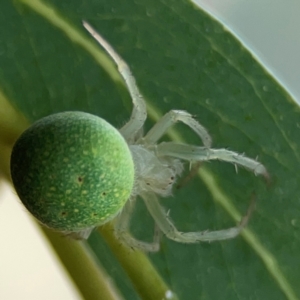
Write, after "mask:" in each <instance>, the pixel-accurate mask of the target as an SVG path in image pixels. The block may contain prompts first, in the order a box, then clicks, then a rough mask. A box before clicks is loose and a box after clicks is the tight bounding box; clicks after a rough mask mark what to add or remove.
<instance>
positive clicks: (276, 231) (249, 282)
mask: <svg viewBox="0 0 300 300" xmlns="http://www.w3.org/2000/svg"><path fill="white" fill-rule="evenodd" d="M49 6H50V7H51V8H53V10H52V11H49ZM82 19H85V20H87V21H88V22H90V23H91V24H92V25H93V26H94V27H95V28H96V29H97V30H98V31H99V32H100V33H101V34H102V35H103V36H104V37H105V38H106V39H107V40H108V41H109V42H110V43H111V44H112V45H113V47H114V48H115V49H116V50H117V52H118V53H120V54H121V56H122V57H123V58H124V59H125V60H126V61H127V62H128V64H129V66H130V67H131V70H132V72H133V74H134V75H135V77H136V80H137V83H138V85H139V87H140V89H141V91H142V93H143V95H144V96H145V98H146V99H147V103H148V108H149V120H148V122H147V124H146V128H149V126H151V125H152V124H153V123H154V122H155V121H157V119H158V118H159V117H160V116H161V115H162V114H164V113H166V112H168V111H169V110H170V109H182V110H186V111H189V112H191V113H192V114H193V115H195V116H196V117H197V119H198V120H199V121H200V122H201V124H203V125H204V126H205V127H206V128H207V129H208V130H209V132H210V134H211V136H212V138H213V141H214V144H213V145H214V148H224V147H225V148H229V149H230V150H234V151H237V152H239V153H245V155H247V156H248V157H252V158H255V157H256V156H258V158H259V160H260V161H261V162H262V163H263V164H264V165H265V166H266V167H267V168H268V170H269V173H270V175H271V181H272V182H271V185H270V187H269V188H266V186H265V185H264V182H263V181H262V180H261V179H260V178H256V177H255V176H254V175H253V174H251V173H249V172H247V171H246V170H239V172H238V174H236V171H235V168H234V167H233V166H232V165H230V164H226V163H223V162H212V163H209V164H208V163H207V164H203V166H201V168H200V170H199V176H196V177H195V178H193V179H192V180H190V182H188V183H187V184H186V185H185V186H184V187H183V188H181V189H179V190H174V197H170V198H168V199H163V204H164V205H165V206H166V207H167V208H170V216H171V217H172V219H173V220H174V221H175V223H176V224H177V226H178V228H179V229H180V230H182V231H195V230H205V229H208V228H209V229H211V230H214V229H219V228H227V227H231V226H233V225H234V224H235V223H236V222H237V221H239V220H240V218H241V216H242V215H243V214H244V213H245V212H246V210H247V206H248V205H249V201H250V198H251V194H252V193H253V191H254V192H255V193H256V195H257V205H256V210H255V212H254V214H253V216H252V218H251V221H250V224H249V226H248V227H247V229H246V230H245V231H244V232H243V234H242V235H241V236H240V237H238V238H236V239H234V240H229V241H224V242H216V243H212V244H205V243H203V244H197V245H184V244H178V243H175V242H173V241H170V240H168V239H166V238H163V239H162V243H161V250H160V251H159V252H158V253H155V254H151V255H149V259H150V260H151V262H153V264H154V266H155V267H156V268H157V270H158V272H159V273H160V274H161V276H162V277H163V279H164V281H165V282H166V283H167V284H168V286H169V288H170V289H171V290H172V291H173V292H175V293H176V294H177V295H178V297H179V298H180V299H300V287H299V284H298V281H299V277H300V269H299V268H298V261H299V254H298V253H299V251H298V249H299V247H300V234H299V227H300V225H299V224H300V217H299V214H300V207H299V206H300V205H299V199H298V196H297V195H298V194H299V192H300V191H299V185H298V182H299V175H298V168H299V160H300V159H299V156H300V153H299V149H300V139H299V133H298V123H297V122H298V121H297V120H298V118H299V116H300V110H299V107H298V106H297V105H296V103H295V101H294V100H293V99H292V98H291V97H290V96H289V95H288V93H287V92H286V91H285V90H284V89H283V88H282V87H281V86H280V85H279V84H278V83H277V82H276V81H275V80H274V79H273V78H272V77H271V76H270V75H269V74H268V72H267V71H266V70H265V69H264V68H263V67H262V66H261V65H260V64H259V63H258V62H257V61H256V60H255V59H254V58H253V56H252V55H251V54H250V53H249V51H248V50H247V49H245V47H244V46H243V45H241V44H240V43H239V42H238V41H237V40H236V38H234V37H233V36H232V35H231V34H230V33H229V32H228V31H227V30H225V29H224V28H223V26H222V25H221V24H219V23H218V22H217V21H216V20H214V19H212V18H211V16H209V15H207V14H206V13H205V12H203V11H201V10H200V9H199V8H197V7H196V6H194V5H193V4H192V3H191V2H189V1H184V0H177V1H172V0H163V1H160V2H157V1H146V0H135V1H118V0H110V1H104V0H101V1H100V0H90V1H79V0H73V1H59V0H55V1H54V0H53V1H51V2H50V1H48V2H41V1H38V0H18V1H14V2H9V1H8V0H5V1H4V2H3V4H2V7H1V11H0V22H1V24H0V25H1V26H0V36H1V41H0V53H1V55H0V66H1V68H0V90H1V91H2V93H3V98H4V99H6V101H9V103H10V104H11V106H12V107H14V108H15V109H16V111H15V112H14V113H17V114H22V115H23V116H25V117H26V119H27V120H28V121H29V122H32V121H34V120H37V119H39V118H41V117H43V116H45V115H48V114H50V113H53V112H58V111H64V110H83V111H87V112H91V113H94V114H96V115H99V116H101V117H103V118H104V119H106V120H108V121H109V122H110V123H111V124H113V125H115V126H116V127H121V126H122V125H123V124H124V122H125V121H126V120H127V119H128V117H129V115H130V109H131V103H130V99H129V97H128V94H126V93H124V87H121V83H120V82H121V81H120V76H119V75H118V74H117V72H116V69H115V67H114V66H113V64H112V63H111V62H110V60H109V59H108V58H107V57H105V56H103V51H102V50H101V49H100V47H98V46H97V45H96V44H95V43H94V42H93V41H92V39H91V38H90V37H89V36H88V34H87V33H86V32H85V31H84V30H83V28H82V25H81V22H82ZM1 105H2V102H1ZM1 107H3V106H1ZM5 110H6V108H5ZM1 122H2V123H3V124H4V125H6V124H7V122H4V121H3V120H1ZM22 124H24V125H22ZM22 124H21V125H18V126H16V127H15V125H13V124H11V125H9V126H10V127H9V128H11V135H12V138H11V140H10V141H9V142H6V141H7V139H6V137H7V131H6V133H5V135H4V134H1V136H0V140H1V143H3V144H5V145H9V146H10V147H11V146H12V141H13V140H14V139H15V137H16V135H17V134H16V132H20V131H21V128H25V126H26V125H25V124H26V122H24V123H22ZM4 125H2V126H4ZM6 128H8V127H7V125H6ZM175 130H176V131H175ZM167 138H171V139H174V140H180V141H184V142H186V143H191V144H199V141H198V139H197V137H195V135H194V134H193V133H192V132H191V131H190V130H189V129H187V128H186V127H184V126H176V127H175V129H174V130H173V131H170V133H169V136H168V137H167ZM7 147H8V146H7ZM4 159H6V160H7V159H8V156H6V157H5V158H4ZM2 165H3V169H2V171H5V172H6V174H7V173H8V171H7V169H5V168H6V167H5V166H7V165H8V164H7V163H6V164H5V163H3V164H1V167H2ZM187 167H188V166H187ZM140 202H141V201H140ZM132 229H133V232H134V234H135V235H136V236H138V237H140V238H143V239H146V240H148V239H151V236H152V232H153V231H152V229H153V222H152V220H151V218H150V217H149V215H148V213H147V212H146V209H145V207H144V206H143V205H142V204H141V203H139V205H138V206H137V210H136V214H135V216H134V219H133V224H132ZM104 235H105V234H104ZM89 244H90V246H91V248H92V249H93V250H94V252H95V253H96V254H97V256H98V258H99V259H100V261H101V264H102V265H103V266H104V267H105V269H106V272H108V273H109V275H110V276H112V277H113V278H114V279H115V282H116V285H117V286H118V288H119V289H120V291H121V293H122V294H123V296H124V298H126V299H139V297H140V296H138V293H136V291H138V292H139V294H140V295H142V297H143V298H144V299H153V298H151V296H149V295H150V291H152V290H155V289H156V286H151V284H150V281H149V287H148V289H147V288H145V289H144V290H143V292H141V291H139V284H140V283H139V282H138V280H139V278H136V279H132V278H133V277H131V276H130V275H129V277H131V281H130V279H129V277H127V275H126V274H129V273H130V272H129V271H128V270H129V269H128V268H129V267H130V266H129V267H128V266H127V267H126V266H125V267H124V264H122V262H121V259H120V255H121V254H120V252H119V253H118V251H115V250H116V248H117V246H113V245H112V244H110V242H109V239H106V242H105V241H103V239H102V238H101V237H100V236H99V235H98V234H97V233H95V234H94V235H93V236H92V237H91V238H90V240H89ZM108 245H110V246H111V247H112V249H113V251H112V252H111V251H110V249H109V246H108ZM128 251H129V250H128ZM119 262H121V264H122V265H123V269H124V270H122V268H121V267H120V263H119ZM137 271H138V270H137ZM140 272H143V266H142V265H141V266H140ZM141 274H142V273H141ZM151 274H152V273H151ZM135 280H137V281H135ZM146 280H147V278H146ZM146 283H147V282H146ZM147 295H148V296H147Z"/></svg>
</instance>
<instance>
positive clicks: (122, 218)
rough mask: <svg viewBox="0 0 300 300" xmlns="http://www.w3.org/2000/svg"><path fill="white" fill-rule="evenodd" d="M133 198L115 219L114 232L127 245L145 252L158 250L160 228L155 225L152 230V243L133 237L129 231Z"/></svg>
mask: <svg viewBox="0 0 300 300" xmlns="http://www.w3.org/2000/svg"><path fill="white" fill-rule="evenodd" d="M134 202H135V200H129V201H127V203H126V205H125V207H124V208H123V210H122V212H121V214H120V215H119V216H118V217H117V218H116V219H115V224H114V225H115V234H116V236H117V237H118V238H119V239H120V240H121V241H122V242H124V243H125V244H126V245H127V246H129V247H131V248H133V249H135V248H137V249H140V250H143V251H146V252H156V251H158V250H159V241H160V233H161V232H160V230H159V228H158V227H157V226H156V227H155V232H154V238H153V243H146V242H143V241H140V240H137V239H135V238H134V237H132V235H131V234H130V232H129V224H130V218H131V215H132V211H133V208H134Z"/></svg>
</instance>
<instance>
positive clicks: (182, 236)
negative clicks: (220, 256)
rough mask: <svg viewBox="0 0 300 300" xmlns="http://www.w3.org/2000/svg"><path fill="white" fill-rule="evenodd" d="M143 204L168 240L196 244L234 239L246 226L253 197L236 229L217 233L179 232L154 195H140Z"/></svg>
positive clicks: (252, 205)
mask: <svg viewBox="0 0 300 300" xmlns="http://www.w3.org/2000/svg"><path fill="white" fill-rule="evenodd" d="M142 198H143V199H144V201H145V204H146V206H147V208H148V210H149V212H150V214H151V215H152V217H153V219H154V220H155V222H156V224H157V226H158V227H159V228H160V230H161V231H162V232H163V233H164V234H165V235H166V236H167V237H168V238H169V239H172V240H174V241H176V242H180V243H198V242H213V241H220V240H227V239H232V238H234V237H236V236H237V235H238V234H239V233H240V232H241V230H242V229H243V228H244V226H245V225H246V224H247V222H248V220H249V217H250V215H251V213H252V211H253V209H254V205H255V198H254V197H253V199H252V201H251V204H250V206H249V209H248V212H247V214H246V216H245V217H243V218H242V220H241V222H240V224H239V225H238V226H236V227H232V228H228V229H223V230H217V231H207V230H206V231H198V232H180V231H178V230H177V228H176V227H175V225H174V224H173V222H172V221H171V220H170V219H169V217H168V214H167V213H166V211H165V210H164V208H163V207H162V206H161V205H160V204H159V201H158V199H157V197H156V196H155V194H152V193H151V194H150V193H145V194H143V195H142Z"/></svg>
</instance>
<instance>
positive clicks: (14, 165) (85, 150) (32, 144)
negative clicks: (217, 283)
mask: <svg viewBox="0 0 300 300" xmlns="http://www.w3.org/2000/svg"><path fill="white" fill-rule="evenodd" d="M83 25H84V27H85V28H86V29H87V31H88V32H89V33H90V34H91V35H92V36H93V37H94V38H95V39H96V40H97V41H98V42H99V44H100V45H101V46H102V47H103V48H104V49H105V50H106V51H107V52H108V54H109V55H110V56H111V57H112V59H113V60H114V61H115V63H116V65H117V66H118V69H119V72H120V73H121V75H122V76H123V78H124V80H125V83H126V85H127V87H128V90H129V92H130V95H131V97H132V102H133V111H132V114H131V117H130V120H129V121H128V122H127V123H126V124H125V125H124V126H123V127H122V128H121V129H120V130H117V129H115V128H114V127H113V126H111V125H110V124H108V123H107V122H106V121H105V120H103V119H101V118H99V117H97V116H94V115H91V114H87V113H84V112H63V113H58V114H54V115H50V116H48V117H45V118H43V119H41V120H39V121H37V122H35V123H34V124H33V125H32V126H31V127H29V128H28V129H27V130H26V131H25V132H24V133H23V134H22V135H21V136H20V138H19V139H18V140H17V142H16V144H15V146H14V148H13V152H12V156H11V176H12V180H13V183H14V186H15V189H16V191H17V193H18V195H19V197H20V199H21V201H22V202H23V203H24V205H25V206H26V208H27V209H28V210H29V211H30V212H31V213H32V214H33V215H34V216H35V217H36V218H37V219H38V220H39V221H40V222H41V223H42V224H43V225H45V226H47V227H49V228H52V229H54V230H57V231H60V232H63V233H65V234H71V235H73V236H77V237H80V238H84V239H86V238H88V237H89V235H90V233H91V232H92V230H93V229H94V228H95V227H98V226H101V225H103V224H105V223H106V222H108V221H110V220H113V219H114V225H115V234H116V235H117V237H118V238H120V240H122V241H123V242H124V243H126V244H127V245H129V246H130V247H132V248H140V249H142V250H144V251H157V250H158V249H159V239H158V238H157V236H158V235H156V236H155V238H154V240H153V243H146V242H143V241H139V240H137V239H135V238H134V237H132V236H131V235H130V233H129V223H130V217H131V214H132V210H133V208H134V203H135V199H136V198H137V196H140V197H141V198H142V199H143V200H144V202H145V204H146V207H147V209H148V211H149V213H150V214H151V216H152V217H153V219H154V221H155V224H156V227H157V229H158V230H157V231H158V232H162V233H164V234H165V235H166V236H167V237H168V238H170V239H172V240H174V241H177V242H180V243H197V242H201V241H206V242H211V241H216V240H225V239H230V238H234V237H235V236H237V235H238V234H239V233H240V231H241V230H242V228H243V227H244V226H245V224H246V223H247V220H248V218H249V215H250V211H251V209H250V211H248V213H247V215H246V216H245V217H244V218H243V219H242V221H241V222H240V224H239V225H238V226H236V227H232V228H229V229H224V230H218V231H200V232H180V231H178V230H177V228H176V227H175V225H174V223H173V222H172V221H171V220H170V218H169V216H168V214H167V212H166V211H165V209H164V208H163V207H162V206H161V205H160V203H159V200H158V197H167V196H169V195H170V194H171V191H172V188H173V185H174V182H175V181H176V179H177V178H178V177H179V176H180V174H181V172H182V170H183V161H190V162H195V161H200V162H203V161H209V160H221V161H226V162H230V163H233V164H234V165H236V166H237V165H239V166H242V167H245V168H246V169H248V170H250V171H252V172H254V174H255V175H262V176H264V177H265V178H267V179H268V172H267V170H266V168H265V167H264V166H263V165H262V164H261V163H260V162H258V161H256V160H254V159H250V158H248V157H245V156H244V155H241V154H238V153H235V152H232V151H229V150H226V149H212V148H211V143H212V140H211V137H210V135H209V134H208V132H207V130H206V129H205V128H204V127H203V126H202V125H201V124H199V123H198V122H197V121H196V120H195V119H194V118H193V117H192V115H191V114H189V113H188V112H185V111H182V110H171V111H170V112H168V113H167V114H165V115H164V116H163V117H162V118H161V119H160V120H159V121H158V122H157V123H156V124H155V125H154V126H153V127H152V128H151V129H150V130H149V131H148V132H147V133H146V134H145V135H144V136H143V135H142V132H143V131H142V129H143V125H144V123H145V120H146V118H147V112H146V105H145V101H144V99H143V97H142V95H141V94H140V92H139V90H138V87H137V86H136V83H135V79H134V77H133V75H132V74H131V72H130V69H129V67H128V65H127V64H126V62H125V61H124V60H123V59H122V58H121V57H120V56H119V55H118V54H117V53H116V52H115V51H114V49H113V48H112V47H111V46H110V45H109V44H108V43H107V42H106V41H105V40H104V39H103V38H102V37H101V36H100V35H99V34H98V33H97V32H96V31H95V30H94V29H93V28H92V27H91V26H90V25H89V24H88V23H86V22H83ZM176 122H182V123H184V124H185V125H187V126H188V127H189V128H191V129H192V130H193V131H194V132H195V133H196V134H197V135H198V136H199V138H200V139H201V141H202V143H203V146H194V145H188V144H180V143H175V142H162V143H159V140H160V138H161V137H162V136H163V135H164V134H165V133H166V131H167V129H168V128H169V127H171V126H172V125H174V124H175V123H176ZM250 207H252V206H250Z"/></svg>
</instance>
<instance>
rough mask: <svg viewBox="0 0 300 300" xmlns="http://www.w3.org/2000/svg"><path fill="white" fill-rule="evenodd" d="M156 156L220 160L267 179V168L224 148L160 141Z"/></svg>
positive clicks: (190, 159)
mask: <svg viewBox="0 0 300 300" xmlns="http://www.w3.org/2000/svg"><path fill="white" fill-rule="evenodd" d="M156 154H157V156H172V157H176V158H180V159H184V160H188V161H208V160H213V159H217V160H221V161H226V162H230V163H233V164H234V165H239V166H242V167H244V168H246V169H248V170H250V171H252V172H254V174H255V175H262V176H264V177H265V178H266V180H267V181H269V174H268V171H267V169H266V168H265V167H264V165H262V164H261V163H260V162H258V161H256V160H254V159H251V158H248V157H246V156H244V155H242V154H238V153H236V152H233V151H229V150H226V149H211V148H205V147H197V146H192V145H185V144H179V143H174V142H167V143H161V144H159V145H157V146H156Z"/></svg>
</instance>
